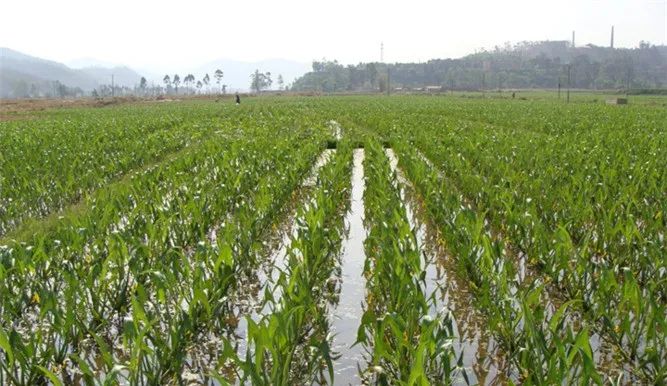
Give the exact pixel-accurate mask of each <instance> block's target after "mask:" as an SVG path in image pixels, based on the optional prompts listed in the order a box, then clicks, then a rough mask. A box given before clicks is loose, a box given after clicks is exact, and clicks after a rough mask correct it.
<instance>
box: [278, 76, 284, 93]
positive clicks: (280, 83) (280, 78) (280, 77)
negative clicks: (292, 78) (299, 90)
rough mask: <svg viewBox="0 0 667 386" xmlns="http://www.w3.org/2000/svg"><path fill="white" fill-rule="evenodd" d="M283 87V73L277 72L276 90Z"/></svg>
mask: <svg viewBox="0 0 667 386" xmlns="http://www.w3.org/2000/svg"><path fill="white" fill-rule="evenodd" d="M283 87H285V80H284V79H283V74H278V90H282V89H283Z"/></svg>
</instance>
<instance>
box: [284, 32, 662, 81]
mask: <svg viewBox="0 0 667 386" xmlns="http://www.w3.org/2000/svg"><path fill="white" fill-rule="evenodd" d="M559 85H560V86H561V87H567V86H568V85H569V86H570V87H572V88H580V89H626V90H627V89H660V88H664V87H667V46H655V45H651V44H649V43H647V42H640V44H639V46H638V47H637V48H632V49H626V48H622V49H618V48H616V49H614V48H609V47H599V46H594V45H590V44H589V45H586V46H583V47H574V46H572V45H571V44H570V42H567V41H546V42H521V43H518V44H516V45H510V44H506V45H505V46H503V47H495V48H494V49H493V50H488V51H487V50H482V51H480V52H476V53H474V54H472V55H468V56H466V57H464V58H461V59H434V60H429V61H427V62H424V63H393V64H385V63H378V62H375V63H359V64H357V65H348V66H344V65H342V64H340V63H339V62H338V61H335V60H334V61H327V60H322V61H314V62H313V66H312V71H311V72H309V73H307V74H305V75H304V76H303V77H301V78H299V79H297V80H296V81H295V83H294V86H293V90H295V91H324V92H338V91H386V90H387V89H388V88H392V89H399V90H415V89H417V90H423V89H425V88H429V89H432V88H435V89H437V88H439V89H443V90H444V89H452V90H484V89H486V90H489V89H503V88H556V87H559Z"/></svg>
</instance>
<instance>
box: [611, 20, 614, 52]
mask: <svg viewBox="0 0 667 386" xmlns="http://www.w3.org/2000/svg"><path fill="white" fill-rule="evenodd" d="M611 48H612V49H614V26H613V25H612V26H611Z"/></svg>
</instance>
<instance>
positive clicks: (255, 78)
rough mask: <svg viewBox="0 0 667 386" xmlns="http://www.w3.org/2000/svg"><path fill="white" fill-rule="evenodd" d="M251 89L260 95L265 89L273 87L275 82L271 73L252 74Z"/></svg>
mask: <svg viewBox="0 0 667 386" xmlns="http://www.w3.org/2000/svg"><path fill="white" fill-rule="evenodd" d="M250 80H251V82H250V88H251V89H253V90H254V91H255V92H257V93H260V92H262V90H263V89H266V88H269V87H271V84H272V83H273V81H272V80H271V73H270V72H267V73H262V72H259V70H255V72H253V73H252V74H250Z"/></svg>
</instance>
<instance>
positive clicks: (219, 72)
mask: <svg viewBox="0 0 667 386" xmlns="http://www.w3.org/2000/svg"><path fill="white" fill-rule="evenodd" d="M224 75H225V74H224V73H223V72H222V70H221V69H219V68H218V69H217V70H215V73H214V74H213V76H214V77H215V79H216V83H217V84H218V86H220V82H221V81H222V77H223V76H224Z"/></svg>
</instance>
